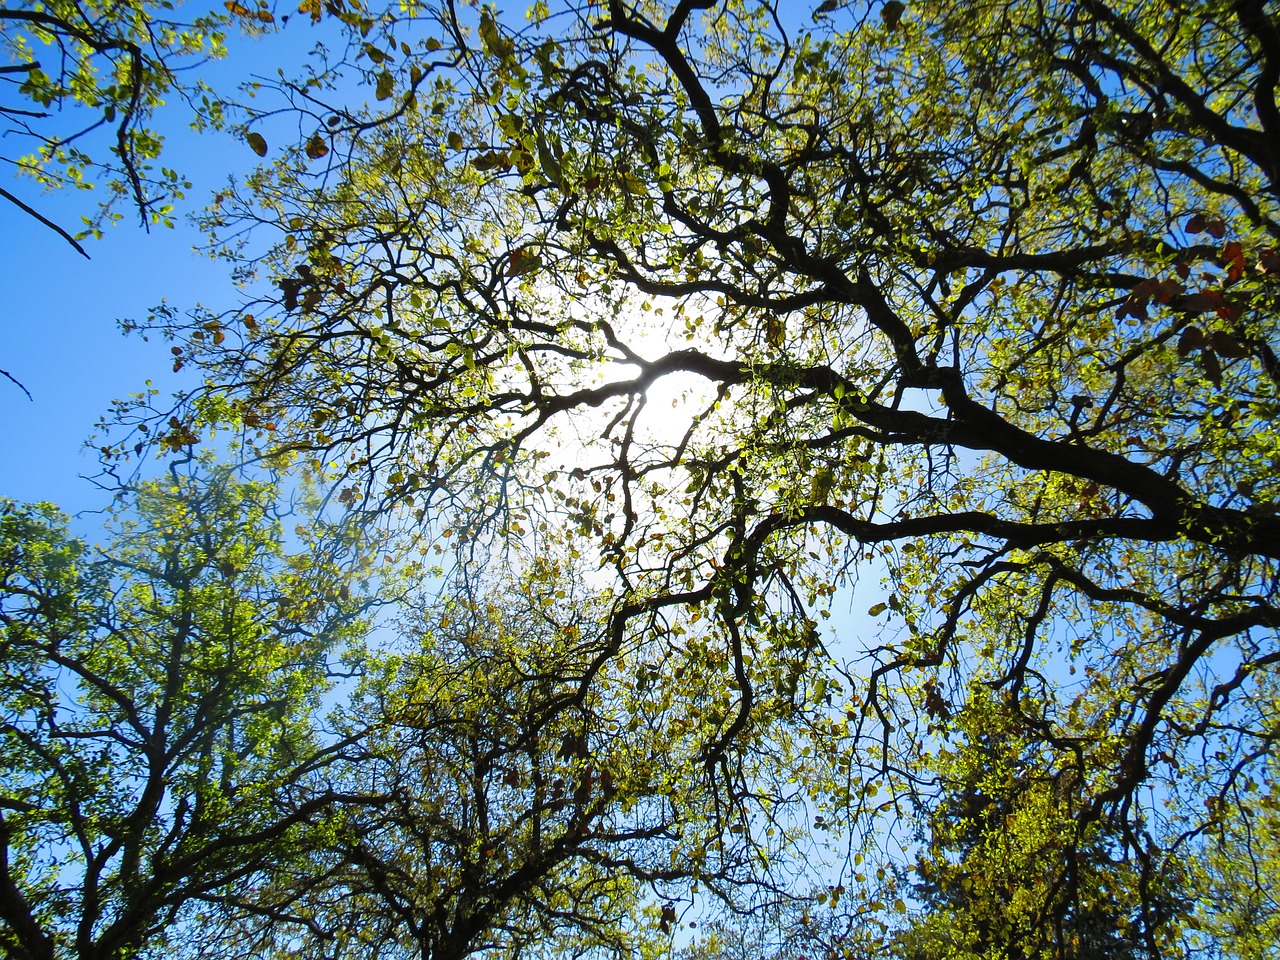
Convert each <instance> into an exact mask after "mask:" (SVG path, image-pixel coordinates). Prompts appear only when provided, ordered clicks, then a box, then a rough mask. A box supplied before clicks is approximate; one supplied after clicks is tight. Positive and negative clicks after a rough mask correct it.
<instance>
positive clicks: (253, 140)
mask: <svg viewBox="0 0 1280 960" xmlns="http://www.w3.org/2000/svg"><path fill="white" fill-rule="evenodd" d="M244 142H245V143H247V144H249V149H250V150H252V151H253V152H254V153H256V154H257V155H258V156H260V157H265V156H266V155H267V140H266V138H265V137H264V136H263V135H262V134H260V133H257V132H256V131H255V132H251V133H248V134H245V138H244Z"/></svg>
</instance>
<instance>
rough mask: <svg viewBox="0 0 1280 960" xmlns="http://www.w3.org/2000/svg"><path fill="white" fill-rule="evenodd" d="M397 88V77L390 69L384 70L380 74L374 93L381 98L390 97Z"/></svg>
mask: <svg viewBox="0 0 1280 960" xmlns="http://www.w3.org/2000/svg"><path fill="white" fill-rule="evenodd" d="M395 88H396V78H395V77H393V76H392V75H391V74H390V72H389V71H386V70H383V71H382V72H381V73H379V74H378V81H377V86H376V87H375V88H374V91H373V95H374V96H375V97H377V98H378V99H379V100H386V99H388V98H389V97H390V96H391V94H392V92H393V91H394V90H395Z"/></svg>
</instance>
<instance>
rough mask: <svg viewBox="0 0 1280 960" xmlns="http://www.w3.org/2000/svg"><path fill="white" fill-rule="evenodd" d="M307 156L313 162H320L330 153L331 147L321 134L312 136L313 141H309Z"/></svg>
mask: <svg viewBox="0 0 1280 960" xmlns="http://www.w3.org/2000/svg"><path fill="white" fill-rule="evenodd" d="M306 150H307V156H308V157H309V158H310V159H312V160H319V159H320V158H321V157H323V156H324V155H325V154H326V153H328V152H329V145H328V144H326V143H325V142H324V140H323V139H322V138H321V137H320V134H318V133H315V134H312V135H311V139H310V140H308V141H307V146H306Z"/></svg>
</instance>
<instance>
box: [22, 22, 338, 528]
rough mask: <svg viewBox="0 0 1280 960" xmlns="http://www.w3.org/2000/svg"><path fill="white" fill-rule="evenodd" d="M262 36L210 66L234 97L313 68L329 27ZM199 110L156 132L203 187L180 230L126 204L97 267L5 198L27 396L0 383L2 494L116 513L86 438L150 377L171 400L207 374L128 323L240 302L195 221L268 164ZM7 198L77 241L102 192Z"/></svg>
mask: <svg viewBox="0 0 1280 960" xmlns="http://www.w3.org/2000/svg"><path fill="white" fill-rule="evenodd" d="M299 26H300V27H302V29H289V30H285V31H283V32H282V33H280V34H276V35H274V36H270V37H266V38H263V39H259V40H248V39H246V38H244V37H232V38H231V39H230V42H229V49H230V55H229V56H228V57H227V59H226V60H223V61H220V62H217V63H211V64H205V65H203V66H201V67H198V68H197V69H198V70H199V71H200V73H201V75H202V76H205V77H212V78H213V79H214V82H215V83H216V85H217V87H218V89H221V90H224V91H227V92H230V91H231V90H232V89H233V88H234V86H235V84H236V83H237V82H238V81H239V80H242V79H247V78H248V77H250V76H251V75H253V74H263V73H273V72H274V70H275V67H276V65H277V64H279V65H286V66H288V65H294V64H298V63H301V62H302V58H303V56H304V55H305V52H306V51H307V50H309V49H310V46H311V44H312V43H313V42H314V41H315V40H316V38H317V36H318V33H319V32H318V31H314V30H312V29H310V28H309V26H310V25H309V24H299ZM189 121H190V113H189V108H187V107H186V105H185V104H182V103H181V102H178V103H175V104H173V105H172V106H169V107H166V108H162V109H161V110H160V111H159V112H158V113H157V115H156V117H155V119H154V126H155V128H156V129H157V130H159V131H160V132H161V133H162V134H164V136H165V150H164V154H163V156H162V157H161V161H160V162H161V163H163V164H164V165H165V166H170V167H174V168H176V169H177V170H179V171H180V172H181V173H183V174H184V175H185V176H186V177H187V178H188V179H189V180H191V181H192V184H193V185H192V188H191V189H190V190H189V191H187V196H186V199H185V200H184V201H182V202H181V203H180V204H179V206H178V208H177V212H178V213H179V214H180V217H179V220H178V225H177V227H175V228H174V229H166V228H163V227H152V229H151V231H150V232H149V233H148V232H147V231H145V230H143V228H142V227H141V226H140V224H139V222H138V219H137V216H136V215H134V214H133V213H132V211H130V210H129V208H128V207H127V206H121V208H120V209H121V212H123V213H124V214H125V217H124V219H123V220H122V221H121V222H120V223H119V224H117V225H116V226H114V227H111V228H108V229H107V230H106V231H105V233H104V236H103V239H102V240H98V241H94V240H86V241H84V245H85V249H86V250H87V252H88V253H89V254H90V257H91V258H92V259H89V260H86V259H85V258H84V257H82V256H81V255H80V254H78V253H77V252H76V251H75V250H74V249H73V248H72V247H71V246H70V244H68V243H67V242H66V241H65V240H63V239H62V238H61V237H59V236H58V235H57V234H55V233H54V232H53V231H52V230H50V229H49V228H47V227H45V226H43V225H42V224H40V223H38V222H37V221H36V220H35V219H34V218H32V217H30V216H28V215H27V214H25V213H24V212H22V211H21V210H19V209H18V208H17V207H16V206H14V205H12V204H10V203H8V202H7V201H4V200H3V199H0V249H3V251H4V253H3V257H0V277H2V278H3V280H2V285H3V288H4V290H5V294H6V295H5V298H4V310H3V314H0V369H4V370H6V371H8V372H9V373H10V374H12V375H13V376H14V377H15V378H17V379H18V380H20V381H21V382H22V384H23V385H24V386H25V387H26V388H27V390H29V391H30V393H31V397H32V399H31V400H28V399H27V397H26V396H25V395H24V394H23V392H22V391H21V390H20V389H19V388H18V387H16V386H14V385H13V384H11V383H9V382H8V381H5V380H0V497H8V498H12V499H16V500H27V501H36V500H50V501H53V502H54V503H56V504H58V505H59V506H60V507H62V509H63V510H65V511H66V512H68V513H77V512H80V511H84V510H93V509H97V508H99V507H101V506H103V505H104V504H105V503H106V501H107V499H108V498H107V496H106V494H105V493H103V491H101V490H100V489H98V488H97V487H96V486H95V485H94V484H93V483H91V482H89V481H88V480H85V479H82V476H91V475H93V474H95V473H97V472H98V461H97V458H96V457H95V456H94V453H93V451H92V450H87V449H86V448H85V441H86V440H87V439H88V437H89V436H90V434H91V433H92V432H93V430H94V425H95V423H96V422H97V421H98V419H99V418H100V417H102V416H103V415H104V414H105V413H106V412H107V411H108V410H109V409H110V405H111V401H112V400H113V399H116V398H123V397H126V396H128V395H129V394H131V393H134V392H137V391H139V390H142V389H143V388H144V387H145V386H146V382H147V381H148V380H151V381H152V382H153V384H154V385H155V387H156V388H157V389H159V390H160V391H161V393H162V394H165V395H167V394H170V393H172V392H174V391H175V390H178V389H180V388H182V387H183V386H190V385H191V384H193V383H194V379H193V377H192V375H191V373H190V372H185V371H184V372H183V373H182V374H175V373H174V372H173V370H172V362H173V357H172V355H171V354H170V353H169V345H168V344H165V343H163V342H160V341H159V340H157V339H155V338H153V339H152V341H151V342H144V341H143V340H142V338H141V337H139V336H138V335H136V334H135V335H132V336H128V337H126V336H124V335H123V334H122V333H121V331H120V328H119V321H120V320H123V319H126V318H133V319H141V318H143V317H145V316H146V314H147V311H148V309H149V308H150V307H152V306H154V305H156V304H158V303H160V302H161V301H162V300H167V301H168V302H169V303H170V304H172V305H173V306H174V307H176V308H178V309H179V310H184V309H186V308H188V307H190V306H192V305H194V304H195V303H197V302H202V303H205V304H208V305H210V306H217V307H226V306H230V305H233V304H234V303H236V302H237V300H238V298H239V294H238V293H237V291H236V290H235V288H234V286H233V285H232V284H231V282H230V280H229V271H228V269H227V266H226V265H225V264H220V263H217V262H215V261H213V260H210V259H209V258H207V257H204V256H202V255H200V254H198V253H197V252H195V249H194V248H195V247H196V246H197V245H198V244H199V243H200V239H201V237H200V234H199V232H198V231H196V230H195V229H194V228H192V227H191V226H189V225H188V224H187V222H186V216H187V215H189V214H191V213H192V212H194V211H196V210H198V209H199V208H200V207H202V206H203V205H204V203H205V202H206V200H207V198H208V197H209V196H211V195H212V194H213V193H214V192H215V191H216V190H217V189H218V188H219V187H220V186H221V185H222V184H224V183H225V182H226V178H227V176H228V175H229V174H232V173H244V172H247V171H248V170H249V169H251V168H252V166H253V165H254V163H256V161H257V157H256V156H254V155H253V153H252V151H250V149H249V148H248V147H247V146H246V145H245V144H244V143H243V142H241V141H239V140H237V139H235V138H233V137H232V136H231V135H230V134H226V133H217V132H213V133H208V134H205V135H200V136H197V135H195V134H193V133H191V132H190V131H189V129H188V123H189ZM0 179H3V180H4V183H3V185H4V187H5V189H7V190H9V191H10V192H11V193H13V194H15V195H16V196H18V197H20V198H21V199H23V200H24V201H25V202H26V203H28V204H30V205H31V206H33V207H35V208H36V209H38V210H39V211H40V212H41V213H42V214H43V215H44V216H46V217H48V218H50V219H51V220H53V221H54V222H56V223H58V224H59V225H60V226H62V227H64V228H65V229H67V230H69V231H71V232H75V230H76V229H77V227H78V226H79V225H80V217H81V215H86V214H91V213H92V212H93V210H94V204H95V202H96V200H95V193H94V192H92V191H90V192H75V193H72V192H68V191H61V192H55V193H49V194H42V193H41V191H40V190H39V188H38V186H37V185H35V184H34V183H33V182H32V181H30V180H29V179H25V178H24V179H19V178H17V177H11V176H10V175H9V174H7V173H5V172H4V171H0Z"/></svg>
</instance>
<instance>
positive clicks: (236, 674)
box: [0, 470, 364, 960]
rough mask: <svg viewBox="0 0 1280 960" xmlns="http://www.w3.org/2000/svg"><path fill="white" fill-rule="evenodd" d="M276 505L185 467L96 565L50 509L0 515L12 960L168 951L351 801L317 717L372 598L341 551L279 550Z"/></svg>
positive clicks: (264, 494)
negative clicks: (363, 596) (328, 780)
mask: <svg viewBox="0 0 1280 960" xmlns="http://www.w3.org/2000/svg"><path fill="white" fill-rule="evenodd" d="M276 496H277V495H276V491H275V490H274V489H273V488H272V487H270V486H269V485H266V484H263V483H258V482H249V481H243V480H239V479H237V478H236V477H235V476H234V475H233V474H232V473H231V472H229V471H225V470H221V471H214V472H213V473H212V474H211V475H209V476H207V477H199V476H181V475H179V474H178V473H177V471H176V470H175V471H174V473H173V475H172V477H171V478H170V479H166V480H164V481H157V482H154V483H149V484H145V485H143V486H141V487H139V488H138V489H137V490H136V491H135V493H134V496H133V497H132V498H131V502H130V503H129V505H128V508H127V509H123V510H122V511H120V512H119V513H118V514H117V525H116V527H115V530H114V535H113V539H112V541H111V543H110V545H109V546H108V547H107V548H105V549H103V550H102V551H101V552H95V551H94V550H92V549H90V548H89V547H87V546H86V545H85V544H84V543H83V542H81V541H80V540H77V539H75V538H72V537H71V536H70V535H69V534H68V533H67V530H66V521H65V519H64V518H63V517H62V516H61V515H60V514H59V513H58V512H57V510H56V509H54V508H53V507H51V506H49V505H48V504H42V505H36V506H21V505H17V504H13V503H6V504H5V506H4V509H3V515H2V516H0V576H2V577H3V580H2V582H0V655H2V656H3V658H4V662H5V670H4V673H3V679H0V763H2V764H3V767H4V770H5V776H4V784H3V787H2V788H0V953H3V954H4V955H5V956H6V957H11V958H14V960H55V958H57V960H60V958H65V957H79V958H97V957H125V956H138V955H141V954H143V953H146V952H148V951H150V950H154V949H156V948H159V947H161V946H163V945H164V944H165V943H166V941H167V940H168V939H169V938H170V937H171V936H173V935H174V934H175V933H176V932H177V931H178V929H179V927H180V924H179V921H180V920H181V919H182V918H183V917H184V916H185V913H186V911H187V909H188V908H189V907H190V905H191V904H192V903H193V902H198V901H201V900H204V899H206V898H209V897H211V896H213V895H214V894H215V893H216V892H217V891H219V890H221V889H222V888H223V887H225V886H226V885H227V884H230V883H234V882H236V881H237V880H239V879H240V878H243V877H245V876H247V875H250V874H252V873H253V872H254V871H255V870H259V869H262V867H263V865H264V864H265V863H269V862H275V861H277V860H279V859H281V858H283V857H286V856H287V855H288V852H289V851H290V850H292V849H294V848H295V847H296V846H297V845H298V843H299V842H300V832H301V830H302V828H303V827H304V826H305V825H306V824H307V823H308V821H309V820H311V819H314V818H316V817H317V815H318V814H319V813H320V812H321V811H326V810H328V809H330V808H331V807H332V806H333V804H334V803H335V802H336V801H337V800H338V799H339V797H338V795H337V794H336V793H335V792H334V791H333V790H332V789H330V788H328V787H326V786H325V785H324V783H323V779H324V770H325V768H326V767H327V766H328V765H329V764H331V763H332V762H333V761H334V759H335V758H336V757H337V756H339V755H340V753H341V744H340V743H338V742H334V741H331V740H330V741H329V742H326V740H325V738H323V737H322V736H321V735H320V734H321V731H320V729H319V727H318V725H317V722H316V717H315V714H316V711H317V708H318V707H319V705H320V699H321V697H322V695H323V693H324V691H325V689H326V688H327V687H328V685H329V680H328V676H329V670H330V666H331V664H333V663H334V658H335V657H336V656H337V655H338V654H339V653H340V652H341V651H342V650H343V648H344V645H346V644H347V643H348V642H349V641H351V640H352V639H353V638H355V637H356V636H358V635H359V634H360V632H361V631H362V624H361V610H362V607H363V606H364V604H363V601H360V600H359V599H351V600H348V599H346V598H345V595H346V593H347V590H348V588H347V586H346V582H345V576H346V575H347V574H346V572H345V571H344V569H343V568H342V567H340V566H339V565H338V563H337V562H336V561H337V560H339V559H340V558H341V554H340V553H339V554H328V555H326V554H325V553H324V552H322V551H321V550H319V549H317V550H316V551H315V552H314V553H313V554H310V555H308V554H289V553H287V552H286V551H285V549H284V547H283V543H282V532H281V528H280V523H279V516H278V514H277V513H276ZM318 532H319V528H316V530H315V533H316V534H318ZM313 542H314V543H316V544H317V545H318V544H319V540H318V538H317V539H315V540H314V541H313Z"/></svg>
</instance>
